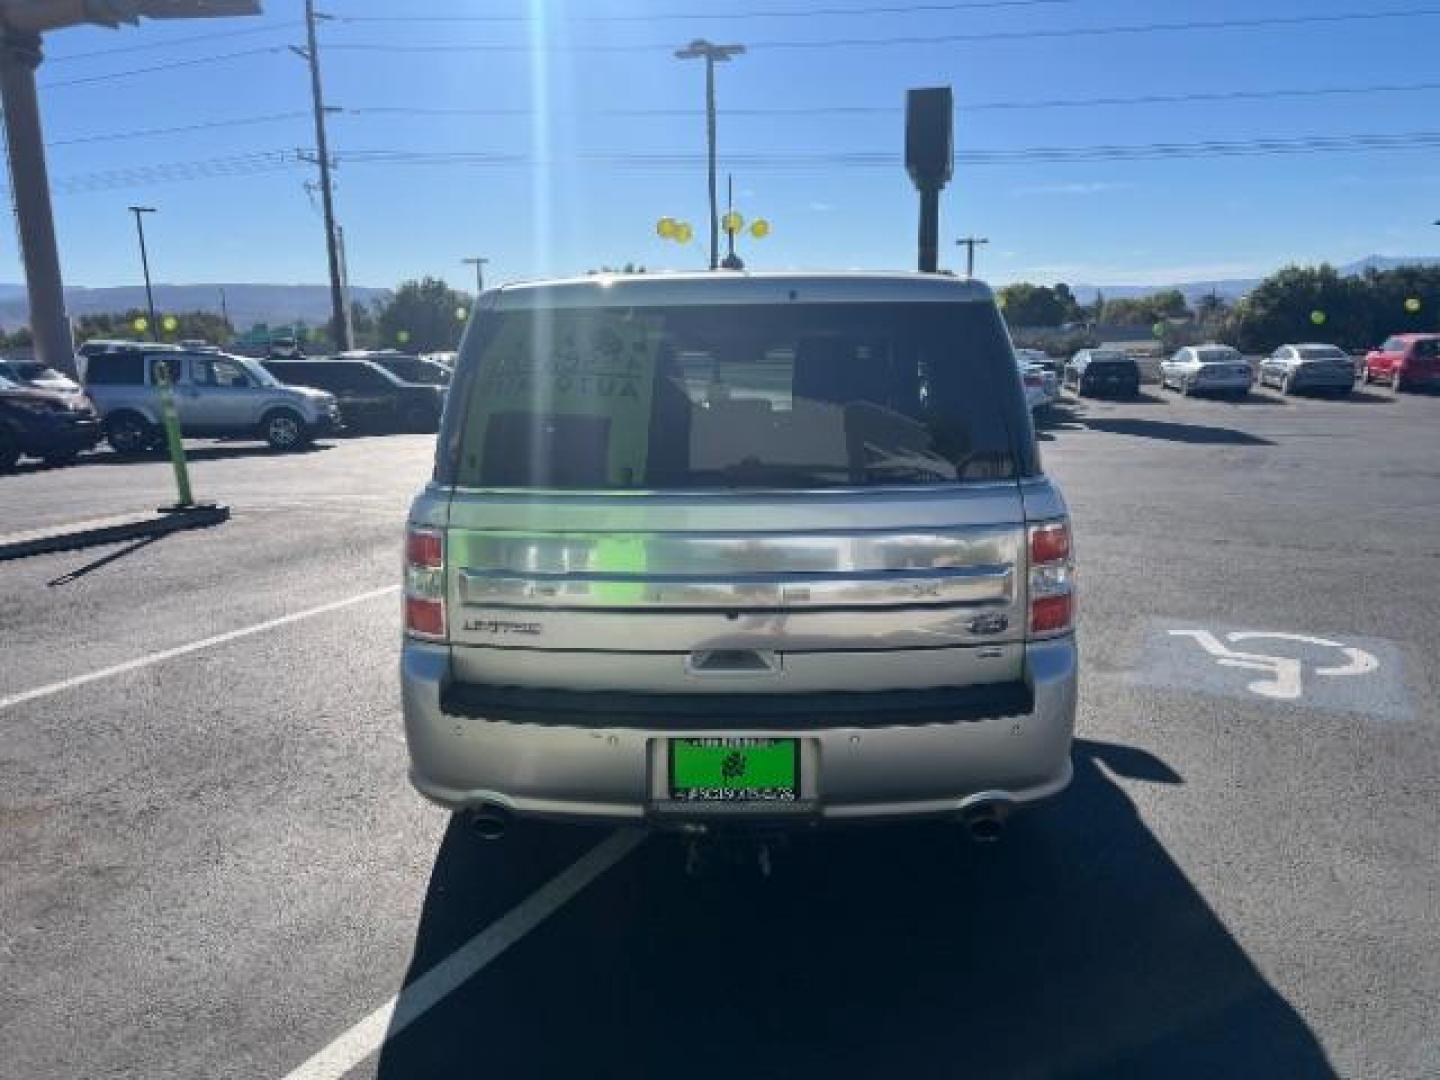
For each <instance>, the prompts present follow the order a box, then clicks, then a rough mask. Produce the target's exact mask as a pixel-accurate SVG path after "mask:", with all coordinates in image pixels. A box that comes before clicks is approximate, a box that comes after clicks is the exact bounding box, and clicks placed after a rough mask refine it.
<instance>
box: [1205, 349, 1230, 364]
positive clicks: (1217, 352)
mask: <svg viewBox="0 0 1440 1080" xmlns="http://www.w3.org/2000/svg"><path fill="white" fill-rule="evenodd" d="M1195 356H1196V357H1197V358H1198V359H1199V361H1200V363H1202V364H1231V363H1234V362H1235V361H1236V360H1239V359H1240V354H1239V353H1238V352H1236V351H1235V350H1234V349H1196V350H1195Z"/></svg>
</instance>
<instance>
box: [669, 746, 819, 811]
mask: <svg viewBox="0 0 1440 1080" xmlns="http://www.w3.org/2000/svg"><path fill="white" fill-rule="evenodd" d="M670 797H671V798H672V799H675V800H678V801H680V802H794V801H795V800H797V799H798V798H799V797H800V741H799V740H798V739H752V738H738V737H732V738H725V737H717V738H708V739H671V740H670Z"/></svg>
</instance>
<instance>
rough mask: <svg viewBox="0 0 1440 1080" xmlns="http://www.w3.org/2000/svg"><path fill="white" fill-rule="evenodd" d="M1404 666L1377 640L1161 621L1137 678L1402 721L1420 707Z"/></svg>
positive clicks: (1150, 634)
mask: <svg viewBox="0 0 1440 1080" xmlns="http://www.w3.org/2000/svg"><path fill="white" fill-rule="evenodd" d="M1401 667H1402V665H1401V662H1400V650H1399V649H1398V648H1397V647H1396V646H1395V644H1394V643H1393V642H1389V641H1384V640H1382V639H1379V638H1362V637H1358V636H1355V637H1352V636H1350V635H1337V636H1335V637H1322V636H1319V635H1314V634H1303V633H1296V632H1292V631H1288V630H1251V629H1239V628H1234V629H1232V628H1228V627H1218V626H1214V625H1205V624H1201V623H1193V622H1181V621H1178V620H1171V619H1157V620H1154V621H1153V622H1151V623H1150V625H1149V627H1148V631H1147V634H1146V642H1145V647H1144V650H1143V653H1142V655H1141V657H1140V663H1139V665H1138V668H1137V670H1136V671H1135V672H1134V673H1133V675H1132V677H1131V678H1132V681H1133V682H1136V683H1140V684H1143V685H1149V686H1159V687H1165V688H1167V689H1171V690H1177V691H1181V692H1184V693H1200V694H1209V695H1217V696H1223V697H1234V698H1241V699H1246V700H1249V701H1252V702H1255V703H1256V704H1260V703H1265V702H1269V703H1273V704H1275V705H1290V706H1298V707H1301V708H1304V709H1316V710H1324V711H1334V712H1354V713H1365V714H1368V715H1371V716H1375V717H1384V718H1387V719H1403V718H1407V717H1409V716H1411V715H1413V712H1414V710H1413V708H1412V707H1411V703H1410V696H1409V694H1408V692H1407V691H1406V687H1405V682H1404V679H1403V676H1402V671H1401Z"/></svg>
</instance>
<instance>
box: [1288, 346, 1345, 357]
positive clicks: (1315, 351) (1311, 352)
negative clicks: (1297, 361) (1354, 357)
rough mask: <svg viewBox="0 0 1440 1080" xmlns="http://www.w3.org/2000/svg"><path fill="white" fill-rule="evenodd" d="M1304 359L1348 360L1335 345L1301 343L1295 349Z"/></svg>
mask: <svg viewBox="0 0 1440 1080" xmlns="http://www.w3.org/2000/svg"><path fill="white" fill-rule="evenodd" d="M1295 351H1296V352H1298V353H1299V354H1300V358H1301V359H1302V360H1348V359H1349V357H1348V356H1346V355H1345V354H1344V353H1343V352H1341V351H1340V350H1339V349H1337V348H1336V347H1335V346H1334V345H1301V346H1299V347H1297V348H1296V350H1295Z"/></svg>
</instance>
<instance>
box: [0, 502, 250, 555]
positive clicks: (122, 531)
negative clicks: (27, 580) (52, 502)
mask: <svg viewBox="0 0 1440 1080" xmlns="http://www.w3.org/2000/svg"><path fill="white" fill-rule="evenodd" d="M229 519H230V508H229V507H228V506H224V505H217V504H215V503H200V504H197V505H195V506H189V507H184V508H180V507H162V508H161V509H160V510H158V511H156V516H154V517H143V518H135V519H134V520H132V521H121V522H117V523H115V524H111V525H104V526H102V527H100V528H90V529H73V530H71V531H68V532H65V531H62V532H53V533H47V534H44V535H40V536H29V537H26V538H25V539H23V540H18V541H15V542H13V543H8V544H7V543H0V562H9V561H11V560H13V559H28V558H30V557H31V556H33V555H51V554H54V553H56V552H60V551H79V550H81V549H82V548H88V547H98V546H99V545H101V544H119V543H123V542H124V541H126V540H143V539H145V538H147V537H154V536H164V535H166V534H167V533H174V532H184V531H185V530H187V529H208V528H211V527H212V526H215V525H219V524H221V523H222V522H225V521H228V520H229Z"/></svg>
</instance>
